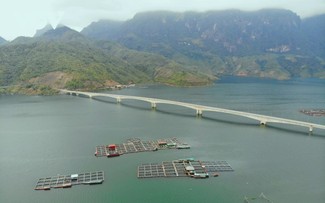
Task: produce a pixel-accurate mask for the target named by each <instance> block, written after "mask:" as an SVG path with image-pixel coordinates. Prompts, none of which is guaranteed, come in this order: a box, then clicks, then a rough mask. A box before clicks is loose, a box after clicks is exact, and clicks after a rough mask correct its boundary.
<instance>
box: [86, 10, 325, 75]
mask: <svg viewBox="0 0 325 203" xmlns="http://www.w3.org/2000/svg"><path fill="white" fill-rule="evenodd" d="M312 22H314V25H313V23H312ZM318 23H320V24H322V25H325V21H324V19H322V18H319V17H315V18H311V19H306V20H304V21H302V20H301V19H300V17H299V16H298V15H296V14H295V13H293V12H292V11H289V10H283V9H264V10H260V11H255V12H243V11H239V10H226V11H210V12H204V13H197V12H185V13H175V12H167V11H160V12H145V13H139V14H137V15H136V16H135V17H134V18H132V19H131V20H128V21H125V22H124V23H121V22H119V23H118V26H116V24H114V23H112V22H105V21H99V22H98V23H92V24H91V25H89V26H88V27H86V28H85V29H84V30H82V32H81V33H82V34H84V35H86V36H88V37H89V38H92V39H101V40H113V41H116V42H119V43H121V44H123V45H124V46H126V47H128V48H130V49H134V50H139V51H147V52H153V53H157V54H161V55H163V56H165V57H167V58H170V59H173V60H175V61H178V62H179V63H182V64H185V65H186V67H188V68H190V69H199V70H203V69H206V70H212V74H216V75H224V74H230V75H241V76H254V77H268V78H276V79H288V78H291V77H325V74H324V71H325V70H324V69H325V68H324V65H323V64H324V61H323V60H324V57H323V59H319V56H323V55H324V45H323V44H322V43H320V42H322V41H323V40H324V37H323V36H324V35H322V32H323V31H322V30H321V28H320V27H317V24H318ZM113 25H114V26H113ZM311 26H314V28H308V29H307V28H306V27H311ZM317 30H318V31H317ZM315 46H317V47H318V48H315Z"/></svg>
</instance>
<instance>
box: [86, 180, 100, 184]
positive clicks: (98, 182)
mask: <svg viewBox="0 0 325 203" xmlns="http://www.w3.org/2000/svg"><path fill="white" fill-rule="evenodd" d="M103 181H104V180H91V181H88V182H84V183H83V184H88V185H95V184H102V183H103Z"/></svg>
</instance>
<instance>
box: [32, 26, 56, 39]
mask: <svg viewBox="0 0 325 203" xmlns="http://www.w3.org/2000/svg"><path fill="white" fill-rule="evenodd" d="M50 30H54V29H53V27H52V25H51V24H47V25H46V26H45V27H43V28H42V29H39V30H36V33H35V35H34V37H39V36H42V35H43V34H44V33H46V32H48V31H50Z"/></svg>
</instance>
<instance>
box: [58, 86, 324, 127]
mask: <svg viewBox="0 0 325 203" xmlns="http://www.w3.org/2000/svg"><path fill="white" fill-rule="evenodd" d="M60 92H61V93H65V94H70V95H76V96H79V95H82V96H87V97H89V98H94V97H109V98H113V99H116V102H117V103H120V102H122V100H139V101H145V102H148V103H150V104H151V108H153V109H156V108H157V104H170V105H176V106H182V107H186V108H190V109H193V110H195V111H196V114H197V115H198V116H202V114H203V112H218V113H225V114H231V115H235V116H241V117H246V118H250V119H253V120H257V121H258V122H259V123H260V125H266V124H267V123H280V124H288V125H295V126H301V127H306V128H307V129H309V132H310V133H311V132H313V129H316V128H317V129H323V130H325V125H320V124H315V123H309V122H304V121H297V120H291V119H286V118H279V117H274V116H266V115H261V114H255V113H249V112H243V111H235V110H230V109H224V108H217V107H211V106H203V105H198V104H192V103H186V102H179V101H171V100H165V99H157V98H149V97H138V96H129V95H117V94H106V93H95V92H81V91H72V90H64V89H61V90H60Z"/></svg>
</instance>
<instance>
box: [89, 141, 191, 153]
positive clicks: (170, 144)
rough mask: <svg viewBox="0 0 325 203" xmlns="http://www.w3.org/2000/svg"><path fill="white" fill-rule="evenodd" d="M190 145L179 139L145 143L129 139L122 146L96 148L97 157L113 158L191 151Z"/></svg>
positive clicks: (112, 145)
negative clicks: (137, 154)
mask: <svg viewBox="0 0 325 203" xmlns="http://www.w3.org/2000/svg"><path fill="white" fill-rule="evenodd" d="M189 148H190V145H188V144H186V143H182V142H180V141H179V140H178V139H177V138H166V139H158V140H150V141H143V140H141V139H139V138H131V139H128V140H127V141H126V142H125V143H122V144H110V145H102V146H96V152H95V156H96V157H103V156H106V157H113V156H119V155H122V154H129V153H137V152H148V151H158V150H164V149H189Z"/></svg>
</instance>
